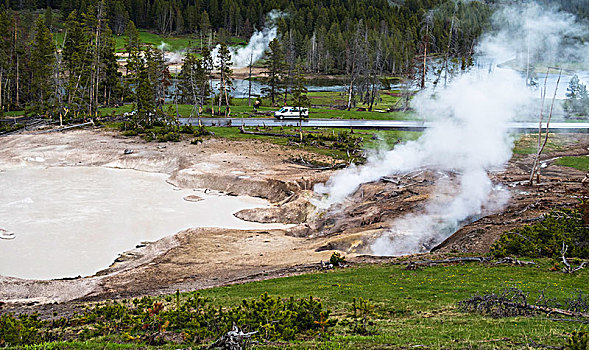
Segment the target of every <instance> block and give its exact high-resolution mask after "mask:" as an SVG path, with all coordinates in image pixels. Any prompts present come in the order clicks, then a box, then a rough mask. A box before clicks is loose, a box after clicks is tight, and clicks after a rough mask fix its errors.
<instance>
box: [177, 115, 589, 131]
mask: <svg viewBox="0 0 589 350" xmlns="http://www.w3.org/2000/svg"><path fill="white" fill-rule="evenodd" d="M200 121H201V123H202V124H203V125H204V126H234V127H238V126H241V125H245V126H250V127H251V126H264V125H265V126H275V127H276V126H296V125H298V121H297V120H277V119H274V118H200ZM180 122H181V123H182V124H192V125H198V119H197V118H191V119H188V118H180ZM302 126H306V127H319V128H346V129H350V128H353V129H380V130H405V131H423V130H425V129H427V128H429V127H431V126H432V124H431V123H428V122H425V123H424V122H421V121H415V120H357V119H307V120H303V121H302ZM508 126H509V129H511V130H513V131H520V132H534V131H537V130H538V123H527V122H525V123H524V122H518V123H509V124H508ZM550 130H551V131H553V132H589V123H550Z"/></svg>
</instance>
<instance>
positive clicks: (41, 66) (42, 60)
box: [29, 17, 55, 114]
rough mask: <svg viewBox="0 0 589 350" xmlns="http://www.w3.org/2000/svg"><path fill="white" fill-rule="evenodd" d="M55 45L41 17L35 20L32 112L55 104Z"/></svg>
mask: <svg viewBox="0 0 589 350" xmlns="http://www.w3.org/2000/svg"><path fill="white" fill-rule="evenodd" d="M54 62H55V46H54V45H53V38H52V36H51V33H50V32H49V29H48V28H47V27H46V26H45V22H44V21H43V19H42V18H41V17H39V18H38V19H37V21H35V35H34V37H33V41H32V43H31V61H30V69H31V81H30V84H31V99H30V105H29V107H30V109H29V111H30V112H32V113H39V114H40V113H46V112H47V111H48V110H49V109H50V108H51V107H52V106H53V92H54V88H53V81H54V79H53V64H54Z"/></svg>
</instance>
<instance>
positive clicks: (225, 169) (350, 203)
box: [0, 130, 589, 312]
mask: <svg viewBox="0 0 589 350" xmlns="http://www.w3.org/2000/svg"><path fill="white" fill-rule="evenodd" d="M559 137H561V138H563V139H564V140H566V146H565V147H563V148H562V149H561V150H560V151H558V152H552V153H548V154H546V155H544V156H543V159H544V160H543V162H544V164H545V166H544V168H543V169H542V178H541V179H542V182H541V184H540V185H536V186H528V185H527V181H526V180H527V178H528V174H529V168H530V167H531V164H532V157H531V156H522V155H516V156H514V157H513V158H512V160H511V161H510V162H509V164H507V166H506V168H505V169H504V170H502V171H497V172H494V173H493V174H491V175H492V179H493V181H494V182H495V183H496V184H502V186H504V187H505V188H507V189H508V190H509V192H510V196H511V198H510V200H509V203H508V204H507V206H506V207H505V208H504V209H502V210H501V211H500V212H489V213H485V215H484V216H483V217H480V218H472V220H471V221H472V222H470V221H469V222H465V223H462V225H463V226H462V227H461V228H460V229H459V230H458V231H457V232H455V233H454V234H452V235H451V236H450V237H448V238H446V239H445V240H444V241H443V242H441V243H440V242H424V247H426V248H427V249H432V250H433V251H435V253H429V254H447V253H453V252H460V253H463V252H468V253H485V252H488V250H489V247H490V246H491V244H492V243H493V242H494V241H495V240H496V239H497V238H498V237H499V235H500V234H501V233H503V232H504V231H506V230H509V229H512V228H514V227H517V226H520V225H524V224H526V223H529V222H532V221H534V220H537V218H538V217H540V216H541V215H543V214H545V213H546V212H548V211H550V210H551V209H553V208H555V207H567V206H573V205H575V204H577V203H578V196H579V193H581V190H582V186H581V180H582V179H583V177H584V175H585V174H584V173H583V172H580V171H577V170H574V169H570V168H565V167H560V166H556V165H555V164H553V160H554V159H556V157H560V156H563V155H587V154H589V151H587V147H588V146H589V138H588V137H587V136H586V135H584V134H583V135H572V134H571V135H566V134H562V135H560V136H559ZM1 141H2V142H1V143H0V150H1V152H0V169H2V170H3V171H4V173H3V174H2V176H5V175H6V174H7V173H10V172H12V171H27V170H23V169H32V168H42V169H44V171H60V170H64V169H67V168H73V167H84V168H83V169H94V170H96V169H99V172H101V171H121V170H120V169H129V171H131V170H132V171H134V172H136V171H141V172H144V173H146V176H155V177H157V178H158V179H165V180H166V181H167V182H168V183H169V184H170V185H168V184H165V183H164V184H163V185H164V187H165V188H166V189H165V191H168V192H170V193H168V194H170V195H173V196H176V199H174V200H172V202H175V203H176V204H178V205H180V204H179V203H181V204H182V205H183V206H184V205H188V206H190V205H197V204H198V203H201V202H204V201H201V202H199V200H200V198H202V197H203V196H204V191H205V189H206V190H207V191H209V190H214V191H220V192H222V193H224V194H229V195H232V196H233V195H235V196H250V197H258V198H261V199H264V200H267V201H269V202H270V203H271V205H266V206H265V207H261V208H256V206H258V205H259V202H258V203H254V205H253V206H252V207H249V208H247V207H244V206H243V203H241V204H239V205H238V206H237V207H235V210H238V211H237V213H235V218H234V217H232V216H231V212H232V210H224V209H223V210H215V212H219V211H222V213H217V214H216V215H223V216H222V217H224V218H227V219H223V226H225V227H226V228H219V227H214V228H213V227H200V228H197V227H196V226H197V223H195V221H191V218H190V217H191V215H190V214H186V213H184V212H182V213H180V214H178V215H179V216H181V217H183V218H184V219H186V221H184V222H183V223H182V225H184V226H182V225H180V226H179V227H178V228H168V227H167V226H166V227H164V231H166V230H167V231H169V232H163V233H161V232H160V233H158V234H161V236H159V237H163V238H161V239H158V238H159V237H158V236H154V237H152V238H151V239H145V240H151V241H152V242H151V243H146V244H145V245H142V244H141V245H139V247H138V248H134V249H131V250H128V251H126V252H125V253H123V254H121V255H120V256H119V257H118V258H116V259H115V261H114V262H113V263H112V264H111V265H110V266H109V267H108V268H106V269H104V270H102V271H99V272H98V273H96V274H94V275H93V276H87V277H79V278H73V279H57V280H56V279H54V280H48V281H39V280H34V279H21V278H15V277H8V276H6V275H5V276H0V301H2V302H3V303H4V305H3V306H2V308H3V309H2V310H0V312H2V311H3V310H18V311H26V310H29V309H31V308H34V309H35V310H36V311H39V310H41V311H43V310H51V309H54V308H55V307H56V306H55V305H48V303H52V302H65V301H68V302H69V303H66V304H60V305H69V306H64V308H66V309H67V308H69V307H70V306H71V305H75V304H76V303H78V302H85V301H92V300H102V299H107V298H122V297H131V296H140V295H146V294H152V295H153V294H161V293H172V292H174V291H176V290H180V291H188V290H195V289H199V288H206V287H212V286H219V285H225V284H229V283H237V282H244V281H250V280H258V279H264V278H272V277H277V276H283V275H289V274H296V273H301V272H304V271H313V270H316V269H317V267H318V265H319V264H318V263H319V262H320V261H321V260H323V261H326V260H328V259H329V257H330V255H331V254H332V252H333V251H335V250H337V251H341V252H344V254H345V255H346V257H347V258H348V260H351V261H352V262H380V261H389V260H391V259H394V258H379V257H373V256H371V255H370V254H372V250H371V245H372V244H373V243H374V241H375V240H377V239H378V238H379V237H381V236H382V235H383V234H384V233H386V232H387V230H388V228H389V227H390V223H391V222H392V221H393V220H395V219H396V218H399V217H401V216H403V215H405V214H406V213H408V212H419V210H422V209H423V207H424V205H425V203H426V202H427V199H428V198H429V197H430V196H432V195H433V190H434V188H435V186H434V184H435V182H436V180H437V178H438V177H439V176H447V177H449V178H452V174H440V173H438V172H434V171H427V170H424V171H421V172H417V173H412V174H404V175H400V176H397V177H394V178H387V179H383V180H380V181H377V182H373V183H368V184H364V185H362V186H361V187H360V188H359V189H358V191H356V193H355V194H353V195H352V196H350V197H349V198H348V199H347V200H346V202H345V203H343V204H342V205H339V206H337V207H335V208H332V209H330V210H328V211H323V212H322V211H318V210H317V209H316V208H315V206H314V205H313V204H312V203H314V201H316V200H318V198H317V197H316V195H314V194H313V192H312V188H313V185H314V184H315V183H318V182H324V181H326V180H327V179H328V178H329V176H330V175H331V174H332V172H331V171H325V170H317V169H312V168H307V167H305V166H301V165H298V164H296V163H293V162H292V161H291V160H292V159H300V156H301V155H303V156H304V157H305V158H306V159H312V158H315V159H316V160H319V161H322V162H330V161H332V160H331V159H328V158H325V157H322V156H317V155H314V154H309V153H305V152H304V151H301V150H297V149H294V148H283V147H280V146H275V145H272V144H269V143H264V142H261V141H225V140H220V139H209V140H206V141H205V142H204V143H202V144H199V145H190V144H189V143H188V142H179V143H173V144H170V143H168V144H158V143H145V142H143V141H142V140H140V139H138V138H125V137H121V136H117V135H116V134H111V133H107V132H104V131H99V130H86V131H71V132H68V133H62V134H43V135H14V136H10V137H5V138H2V139H1ZM19 169H20V170H19ZM113 169H117V170H113ZM70 170H71V169H70ZM162 174H163V175H162ZM23 181H24V180H23ZM27 184H28V185H30V186H31V191H32V192H30V194H27V195H22V194H21V195H20V199H17V200H16V201H18V200H21V201H23V200H24V202H22V203H20V204H18V203H15V204H13V205H23V206H25V205H33V204H34V203H36V201H37V200H39V199H34V197H33V196H34V192H35V191H34V188H35V185H34V184H31V183H30V181H27ZM171 185H173V186H175V188H174V187H172V186H171ZM18 186H25V183H24V182H23V183H21V184H19V185H18ZM55 186H57V187H59V186H64V185H63V184H60V185H59V186H58V185H55ZM99 187H105V185H100V186H99ZM195 190H198V191H195ZM97 191H98V190H97ZM105 192H107V193H105ZM105 192H96V193H95V194H94V197H96V198H94V199H95V200H96V202H101V201H102V202H104V201H113V200H116V197H117V196H116V193H110V192H117V191H116V190H112V191H110V192H109V191H105ZM23 193H24V192H23ZM120 193H125V192H124V191H123V192H120ZM154 193H155V192H154ZM134 195H136V191H134V193H131V194H128V193H127V194H126V195H125V196H134ZM153 196H154V197H161V196H159V195H155V194H154V195H153ZM17 197H18V196H17ZM29 197H30V198H31V200H32V202H33V203H27V202H31V201H29V200H26V198H29ZM15 198H16V197H15ZM162 198H163V197H162ZM205 201H206V199H205ZM4 202H5V201H4V200H3V201H2V203H4ZM13 202H14V201H13ZM165 202H166V205H164V204H158V203H156V204H152V205H150V206H149V208H151V209H149V210H159V211H160V212H159V213H162V211H163V212H164V214H157V219H158V220H155V221H159V219H160V218H161V217H162V216H165V215H166V214H165V211H166V206H167V205H169V204H167V203H168V202H171V201H170V200H166V201H165ZM4 204H5V203H4ZM158 205H160V206H161V208H154V206H158ZM248 205H249V204H248ZM125 206H128V204H125ZM262 206H263V205H262ZM98 207H100V206H98ZM3 210H4V209H3ZM145 210H148V209H146V208H145V207H144V208H143V209H142V210H139V212H141V211H145ZM137 215H139V214H137ZM216 215H215V216H216ZM152 216H156V215H152ZM211 216H212V215H211ZM219 217H221V216H219ZM237 218H239V219H241V220H245V221H248V222H250V223H251V224H256V225H261V224H269V223H270V224H280V225H290V226H286V227H284V226H274V227H269V228H265V227H264V228H262V227H261V226H258V228H254V227H252V226H250V227H249V229H245V230H244V228H247V227H246V226H241V225H245V224H244V223H243V221H240V220H238V219H237ZM228 220H235V222H237V223H239V225H237V226H231V225H229V224H227V222H228ZM196 221H200V220H196ZM100 224H103V223H100ZM139 224H140V223H139ZM3 225H4V224H3V223H2V224H0V228H1V229H4V230H5V231H6V232H5V233H4V234H6V235H8V234H10V233H12V232H14V235H15V237H16V238H14V239H11V240H6V239H5V240H4V241H2V242H0V243H1V244H4V243H6V242H14V241H16V240H18V239H19V236H20V235H23V234H24V233H22V232H21V231H22V230H23V228H22V226H19V227H16V226H15V227H13V228H7V227H3ZM71 225H72V226H76V227H78V228H83V229H84V230H85V231H86V230H88V231H91V229H92V227H91V226H92V224H90V221H88V220H86V219H85V220H82V221H80V222H74V223H72V224H71ZM94 225H98V224H97V223H96V224H94ZM186 225H188V226H189V227H190V228H188V229H186V230H183V231H181V232H178V233H176V232H177V231H178V230H180V229H182V228H183V227H186ZM201 226H217V224H210V225H209V224H205V225H201ZM219 226H221V225H219ZM228 227H229V228H228ZM112 231H114V234H115V235H116V234H118V235H130V234H129V233H124V232H123V230H122V229H121V230H120V232H116V231H117V228H114V229H112ZM132 231H133V230H132ZM160 231H161V230H160ZM449 234H450V233H449ZM35 235H36V236H42V235H43V232H37V233H36V234H35ZM76 239H78V240H80V238H79V237H78V238H76ZM133 239H135V241H133V243H132V244H136V241H137V239H136V238H133ZM142 239H143V238H142ZM86 243H88V242H86ZM89 243H90V246H89V247H88V248H84V249H90V248H92V247H97V246H99V245H101V244H105V243H104V242H100V243H99V242H89ZM117 249H119V248H117ZM3 259H4V258H3ZM2 274H4V273H2ZM74 274H75V273H74ZM78 274H80V275H84V274H86V273H81V272H80V273H78ZM47 312H49V311H47Z"/></svg>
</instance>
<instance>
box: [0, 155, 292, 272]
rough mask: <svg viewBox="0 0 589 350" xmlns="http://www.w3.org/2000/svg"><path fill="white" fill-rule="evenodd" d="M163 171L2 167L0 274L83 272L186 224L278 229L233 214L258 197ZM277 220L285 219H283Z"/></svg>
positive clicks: (259, 201) (262, 203)
mask: <svg viewBox="0 0 589 350" xmlns="http://www.w3.org/2000/svg"><path fill="white" fill-rule="evenodd" d="M167 177H168V176H167V175H165V174H158V173H148V172H140V171H136V170H128V169H109V168H103V167H55V168H41V167H23V168H15V169H7V170H4V171H2V172H0V188H2V191H1V192H0V228H2V229H4V230H6V231H8V232H11V233H13V235H14V239H11V240H5V239H4V240H0V274H1V275H4V276H12V277H19V278H28V279H52V278H63V277H75V276H78V275H81V276H87V275H91V274H94V273H96V272H97V271H98V270H100V269H104V268H106V267H108V266H109V264H111V263H112V262H113V261H114V260H115V259H116V257H117V255H118V254H119V253H121V252H124V251H127V250H130V249H132V248H134V247H135V246H136V245H138V244H140V242H142V241H155V240H158V239H161V238H163V237H164V236H166V235H169V234H173V233H176V232H179V231H182V230H185V229H188V228H191V227H224V228H231V229H260V228H277V227H281V225H276V224H270V225H268V224H258V223H253V222H246V221H242V220H239V219H237V218H236V217H234V216H233V213H235V212H237V211H239V210H243V209H251V208H257V207H262V206H265V205H267V204H268V203H267V202H266V201H264V200H262V199H258V198H252V197H244V196H227V195H222V194H221V193H219V192H215V191H203V190H191V189H180V188H176V187H174V186H172V185H170V184H168V183H166V181H165V180H166V179H167ZM282 226H283V225H282Z"/></svg>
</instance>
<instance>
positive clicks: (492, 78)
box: [315, 3, 587, 255]
mask: <svg viewBox="0 0 589 350" xmlns="http://www.w3.org/2000/svg"><path fill="white" fill-rule="evenodd" d="M493 20H494V24H495V26H496V27H497V26H499V27H498V28H499V30H496V31H495V32H494V33H492V34H488V35H485V36H483V37H482V39H481V44H480V45H479V46H478V48H477V55H478V56H479V57H485V59H490V60H492V61H493V62H495V63H501V62H504V61H506V60H510V59H513V58H516V57H517V56H518V55H521V53H522V51H523V50H524V49H523V47H522V42H525V43H527V42H528V35H527V33H526V31H522V28H526V29H529V33H530V34H529V37H530V40H529V42H530V45H529V46H527V45H526V46H525V52H526V54H527V52H528V47H529V50H530V51H529V52H530V56H532V57H542V58H546V59H549V58H553V59H554V58H557V57H560V56H559V55H561V54H563V53H567V52H571V53H572V52H574V50H575V49H577V50H585V49H586V47H570V46H566V45H565V41H563V40H562V39H563V36H570V35H573V34H574V35H578V34H581V31H580V29H581V27H580V26H579V25H578V24H577V23H575V21H574V18H573V17H572V16H571V15H569V14H564V13H558V12H551V11H550V10H548V9H541V8H539V6H538V5H536V4H534V3H519V4H518V5H516V6H515V7H505V8H503V9H499V10H498V11H497V13H496V15H495V16H494V18H493ZM502 24H504V25H502ZM586 29H587V28H585V30H586ZM522 36H523V41H522ZM532 42H533V45H532ZM545 43H547V44H545ZM534 98H536V99H534ZM412 106H413V108H415V110H416V112H417V113H418V114H419V115H420V116H421V117H423V118H424V119H427V120H428V121H430V122H431V123H432V126H431V128H428V129H427V130H426V131H425V132H424V133H423V134H422V136H421V137H420V138H419V139H418V140H416V141H410V142H407V143H405V144H402V145H399V146H396V147H395V149H394V150H389V151H382V150H381V151H379V152H377V153H375V154H372V155H371V156H369V158H368V160H367V162H366V164H365V165H362V166H353V165H352V166H350V167H348V168H346V169H344V170H342V171H339V172H338V173H336V174H335V175H334V176H332V177H331V178H330V179H329V180H328V181H327V183H325V184H318V185H316V186H315V191H316V192H318V193H321V194H325V195H326V198H325V199H324V200H323V202H322V203H320V205H321V206H323V207H324V208H327V207H330V206H331V205H333V204H337V203H342V202H343V201H344V199H345V198H346V197H348V196H349V195H351V194H353V193H354V192H356V190H357V189H358V188H359V186H360V185H361V184H363V183H368V182H373V181H377V180H379V179H381V178H382V177H385V176H391V175H398V174H404V173H407V172H410V171H414V170H419V169H429V170H433V171H439V173H440V174H443V176H441V177H440V180H438V181H437V183H436V185H435V190H434V191H433V193H432V194H431V195H430V199H429V200H428V202H427V204H426V205H425V209H424V210H423V211H421V212H415V213H411V214H408V215H405V216H403V217H401V218H399V219H396V220H395V221H393V222H391V223H390V229H389V230H388V231H387V232H386V233H385V234H384V235H383V236H382V237H380V238H379V239H377V240H376V241H375V243H374V244H373V246H372V251H373V253H374V254H377V255H402V254H410V253H416V252H421V251H424V250H429V248H431V247H432V246H434V245H436V244H439V243H441V242H442V241H443V240H444V239H445V238H447V237H448V236H449V235H451V234H452V233H453V232H455V230H456V229H458V228H459V227H460V226H461V224H464V223H465V222H466V221H468V220H473V219H477V218H479V217H480V216H482V215H487V214H489V213H492V212H494V211H497V210H499V209H500V208H501V207H503V206H504V205H505V204H506V203H507V201H508V199H509V192H508V191H507V190H506V189H504V188H503V187H501V186H500V185H497V184H493V182H492V181H491V180H490V178H489V176H488V172H489V171H491V170H499V169H502V168H503V167H504V166H505V164H506V163H507V161H508V160H509V159H510V157H511V149H512V146H513V140H512V139H511V137H510V136H509V132H508V129H507V124H508V122H510V121H512V120H514V118H515V117H516V116H517V117H518V118H521V117H522V116H523V115H528V116H530V117H532V116H534V118H535V120H537V118H538V115H539V110H540V106H539V105H538V103H537V92H534V91H530V90H528V89H527V88H526V76H525V72H524V73H523V74H522V73H521V72H516V71H514V70H511V69H501V68H495V69H491V70H488V69H484V70H483V69H481V70H477V69H472V70H470V71H468V72H465V73H464V74H462V75H460V76H458V77H456V78H454V80H453V81H452V82H451V84H450V85H448V87H447V88H445V89H440V88H438V89H437V90H436V91H435V93H434V92H433V91H430V90H423V91H421V92H419V93H418V94H417V95H416V96H415V98H414V99H413V101H412ZM448 173H453V174H455V176H449V175H447V174H448ZM332 210H337V207H335V209H332Z"/></svg>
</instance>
